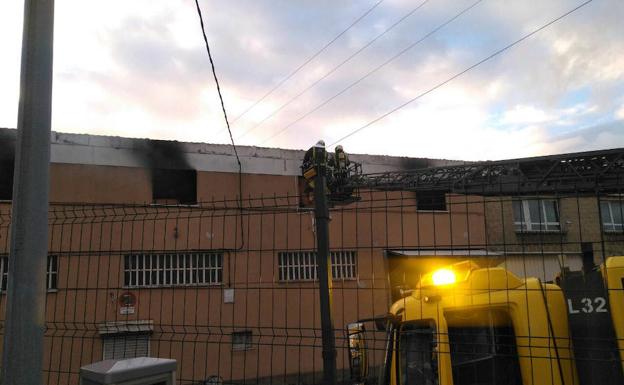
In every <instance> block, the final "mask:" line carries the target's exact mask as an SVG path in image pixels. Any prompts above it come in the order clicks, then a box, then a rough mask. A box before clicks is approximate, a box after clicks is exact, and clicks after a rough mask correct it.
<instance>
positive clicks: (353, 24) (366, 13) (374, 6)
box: [217, 0, 385, 135]
mask: <svg viewBox="0 0 624 385" xmlns="http://www.w3.org/2000/svg"><path fill="white" fill-rule="evenodd" d="M384 1H385V0H379V1H378V2H376V3H375V4H373V6H372V7H370V8H369V9H367V10H366V12H364V13H363V14H362V15H360V16H359V17H358V18H357V19H355V20H354V21H353V22H352V23H351V24H349V26H348V27H347V28H345V29H344V30H342V31H341V32H340V33H339V34H338V35H336V36H335V37H334V38H333V39H331V40H330V41H329V42H327V43H326V44H325V45H324V46H323V47H322V48H321V49H319V50H318V51H316V52H315V53H314V54H313V55H312V56H310V57H309V58H307V59H306V60H305V61H304V62H303V63H301V64H300V65H299V66H298V67H297V68H295V69H294V70H293V71H292V72H291V73H289V74H288V75H287V76H286V77H285V78H283V79H282V80H280V81H279V83H277V84H276V85H275V86H273V88H271V89H270V90H269V91H268V92H266V93H265V94H264V95H262V97H261V98H260V99H258V100H256V101H255V102H254V103H253V104H252V105H251V106H249V107H247V109H246V110H245V111H243V112H242V113H241V114H240V115H238V116H237V117H236V118H234V120H232V123H235V122H236V121H237V120H239V119H240V118H242V117H243V116H244V115H246V114H247V113H248V112H249V111H251V110H252V109H254V107H256V106H257V105H258V104H260V103H261V102H262V101H263V100H264V99H266V98H267V97H268V96H269V95H271V94H272V93H273V92H275V91H276V90H277V89H278V88H280V87H281V86H282V85H283V84H284V83H286V82H287V81H288V80H290V78H292V77H293V76H295V74H297V73H298V72H299V71H300V70H301V69H302V68H303V67H305V66H306V65H308V64H309V63H310V62H311V61H312V60H314V59H315V58H316V57H317V56H319V55H320V54H321V53H323V52H324V51H325V50H326V49H327V48H329V46H331V45H332V44H334V43H335V42H336V40H338V39H340V37H342V35H344V34H345V33H347V32H348V31H349V30H350V29H351V28H353V27H354V26H355V25H356V24H358V23H359V22H360V21H362V19H364V18H365V17H366V16H368V14H369V13H371V12H372V11H373V10H374V9H375V8H377V7H378V6H379V5H380V4H381V3H383V2H384ZM222 131H223V130H221V131H219V132H218V133H217V135H218V134H220V133H221V132H222Z"/></svg>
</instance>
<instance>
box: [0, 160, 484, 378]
mask: <svg viewBox="0 0 624 385" xmlns="http://www.w3.org/2000/svg"><path fill="white" fill-rule="evenodd" d="M237 183H238V176H237V175H236V174H228V173H211V172H200V173H198V183H197V185H198V194H197V196H198V200H199V201H203V202H206V203H205V204H203V205H199V206H198V207H180V208H176V207H164V206H149V205H147V206H141V205H138V206H125V207H124V206H123V205H117V206H102V205H58V204H57V205H53V206H52V207H51V213H50V233H49V243H50V248H49V249H50V253H54V254H56V255H58V265H59V275H58V291H57V292H54V293H49V294H48V295H47V303H46V320H47V327H48V331H47V334H46V335H47V338H46V354H45V366H46V368H49V369H50V371H49V372H48V373H47V375H49V377H48V383H49V384H57V383H59V384H61V383H63V384H65V383H70V384H76V383H77V378H78V377H77V373H78V370H79V368H80V366H82V365H85V364H88V363H91V362H94V361H97V360H100V359H101V355H102V342H101V338H100V336H99V334H98V325H99V324H100V323H102V322H107V321H124V320H153V322H154V332H153V335H152V337H151V354H152V355H154V356H161V357H172V358H175V359H177V360H178V364H179V368H180V369H179V373H178V377H179V378H181V379H188V380H190V379H194V380H195V381H198V380H202V379H204V378H206V377H207V376H209V375H214V374H219V375H220V376H221V377H223V378H224V379H226V380H228V379H233V380H240V379H243V378H247V379H250V378H256V377H269V376H272V377H275V378H278V377H280V376H281V377H284V376H288V375H296V374H299V373H312V372H316V371H319V370H321V361H322V360H321V349H320V320H319V315H318V307H319V304H318V293H317V287H316V284H315V283H311V282H280V281H279V280H278V267H277V263H278V262H277V253H278V252H279V251H286V250H312V249H314V247H315V242H314V218H313V215H312V213H311V212H310V211H306V210H301V211H299V212H293V211H292V210H291V211H290V212H288V213H286V212H283V211H280V210H274V209H270V208H268V207H269V206H274V205H286V204H288V203H289V206H291V207H293V206H294V207H296V206H297V203H298V199H297V198H296V196H295V195H296V194H297V178H296V177H292V176H272V175H244V178H243V196H244V197H249V196H252V197H254V198H259V197H260V196H261V195H262V196H263V198H262V199H257V200H254V201H247V202H245V206H246V207H249V206H251V207H252V208H253V209H250V210H248V211H246V212H245V213H244V215H242V216H241V215H240V212H239V211H238V210H236V208H237V203H236V199H235V198H236V195H237V194H238V184H237ZM274 195H276V196H282V197H283V196H287V195H291V196H292V197H291V198H290V199H289V198H273V196H274ZM223 196H225V197H226V198H228V199H232V200H233V202H229V203H228V204H227V205H226V206H227V207H224V204H223V203H219V202H213V199H215V200H222V199H223ZM213 197H214V198H213ZM362 198H363V201H362V202H360V203H357V204H351V205H348V206H341V207H336V208H334V209H333V210H332V211H331V218H332V221H331V224H330V242H331V248H332V249H337V250H339V249H345V250H357V272H358V279H357V280H346V281H344V282H340V281H334V291H333V309H334V322H335V327H336V328H337V331H336V335H337V337H338V340H337V341H338V342H337V344H338V346H339V347H341V349H339V358H338V366H339V368H345V365H346V353H345V352H346V351H345V350H344V349H342V348H344V339H343V337H344V335H343V332H342V331H341V330H340V329H341V328H343V327H344V325H345V324H346V323H348V322H353V321H355V320H357V319H359V318H366V317H370V316H373V315H378V314H384V313H385V312H386V311H387V310H388V307H389V305H390V303H389V290H388V279H387V268H386V260H385V258H384V250H386V249H388V248H404V247H412V248H415V247H430V246H437V247H442V248H451V247H477V246H482V245H483V244H484V243H485V241H484V238H485V235H484V234H485V232H484V229H485V225H484V215H483V206H482V205H480V204H479V200H478V199H477V198H474V197H464V196H454V195H449V196H448V197H447V199H448V210H447V211H443V212H423V211H417V210H416V208H415V205H414V203H415V201H414V196H413V194H410V193H403V194H401V193H396V192H393V193H376V192H373V193H370V194H368V193H367V194H363V195H362ZM387 198H388V199H387ZM51 200H52V201H53V202H56V203H63V202H65V203H67V202H83V203H89V204H98V203H114V204H122V203H123V204H141V203H149V202H151V186H150V177H149V172H148V171H147V170H145V169H136V168H126V167H107V166H81V165H61V164H55V165H52V187H51ZM260 208H263V210H260ZM9 209H10V206H9V205H8V204H0V253H2V252H7V251H8V242H7V241H6V240H7V239H8V226H9V221H10V218H9V214H7V213H8V212H9ZM241 221H242V225H243V226H242V228H243V230H242V233H241ZM243 241H244V242H243ZM237 249H240V250H237ZM173 250H182V251H184V250H226V251H224V260H223V270H224V271H223V277H224V280H223V284H222V285H217V286H209V287H178V288H142V289H128V288H124V287H123V263H122V262H123V256H124V255H126V254H129V253H140V252H160V251H173ZM227 250H229V251H227ZM225 288H233V289H234V292H235V301H234V303H233V304H226V303H224V302H223V290H224V289H225ZM127 290H129V291H131V292H132V293H134V294H135V295H136V297H137V300H138V302H137V306H136V312H135V314H132V315H121V314H120V313H119V304H118V298H119V295H120V294H122V293H123V292H125V291H127ZM4 306H5V298H4V296H2V298H0V308H1V309H0V310H1V311H2V314H4ZM246 329H250V330H252V331H253V333H254V343H258V344H259V345H258V346H254V347H253V349H251V350H247V351H234V352H233V351H231V340H230V333H231V332H232V331H237V330H246ZM275 382H279V380H276V381H275Z"/></svg>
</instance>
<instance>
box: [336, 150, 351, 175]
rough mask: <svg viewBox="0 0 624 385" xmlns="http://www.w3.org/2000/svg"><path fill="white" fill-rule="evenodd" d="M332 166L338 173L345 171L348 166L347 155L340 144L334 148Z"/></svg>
mask: <svg viewBox="0 0 624 385" xmlns="http://www.w3.org/2000/svg"><path fill="white" fill-rule="evenodd" d="M334 167H335V168H336V171H337V172H338V173H339V174H342V173H344V172H346V170H347V168H348V167H349V157H348V156H347V153H346V152H344V150H343V149H342V146H341V145H337V146H336V148H335V150H334Z"/></svg>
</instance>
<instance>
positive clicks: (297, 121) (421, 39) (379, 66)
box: [260, 0, 483, 144]
mask: <svg viewBox="0 0 624 385" xmlns="http://www.w3.org/2000/svg"><path fill="white" fill-rule="evenodd" d="M482 1H483V0H477V1H475V2H474V3H472V4H471V5H469V6H468V7H466V8H464V9H462V10H461V11H460V12H459V13H457V14H455V15H454V16H453V17H451V18H450V19H448V20H446V21H445V22H444V23H442V24H440V25H438V26H437V27H435V28H434V29H432V30H431V31H429V32H428V33H427V34H425V35H424V36H423V37H421V38H420V39H418V40H416V41H415V42H413V43H412V44H410V45H408V46H407V47H405V48H404V49H402V50H401V51H399V52H398V53H396V54H395V55H394V56H392V57H391V58H389V59H388V60H386V61H385V62H383V63H381V64H380V65H378V66H377V67H375V68H373V69H372V70H371V71H369V72H368V73H366V75H364V76H362V77H360V78H359V79H357V80H356V81H354V82H353V83H351V84H349V85H348V86H347V87H345V88H343V89H342V90H340V91H339V92H338V93H336V94H334V95H332V96H331V97H329V98H328V99H325V100H324V101H323V102H321V103H320V104H318V105H316V106H315V107H314V108H312V109H311V110H309V111H308V112H306V113H304V114H303V115H301V116H300V117H298V118H297V119H295V120H293V121H292V122H290V123H288V124H287V125H285V126H284V127H282V128H281V129H280V130H279V131H277V132H275V133H274V134H273V135H271V136H269V137H268V138H266V139H265V140H263V141H262V142H261V143H260V144H264V143H266V142H268V141H269V140H271V139H273V138H275V137H277V136H279V135H281V134H283V133H284V132H286V131H288V130H289V129H290V128H291V127H292V126H294V125H295V124H297V123H299V122H300V121H302V120H303V119H305V118H307V117H308V116H310V115H311V114H313V113H314V112H316V111H318V110H319V109H321V108H322V107H324V106H325V105H327V104H329V103H330V102H331V101H332V100H334V99H336V98H337V97H338V96H340V95H342V94H344V93H345V92H347V91H348V90H350V89H351V88H353V87H355V86H356V85H358V84H359V83H361V82H362V81H363V80H365V79H367V78H368V77H369V76H371V75H372V74H374V73H375V72H377V71H379V70H380V69H381V68H383V67H385V66H386V65H388V64H390V63H391V62H393V61H394V60H396V59H397V58H399V57H400V56H402V55H403V54H405V53H406V52H407V51H409V50H411V49H412V48H414V47H416V46H417V45H418V44H420V43H422V42H423V41H425V40H426V39H428V38H429V37H431V36H432V35H433V34H435V33H436V32H438V31H439V30H441V29H442V28H444V27H446V26H447V25H448V24H450V23H452V22H453V21H455V20H456V19H457V18H459V17H460V16H462V15H463V14H464V13H466V12H468V11H469V10H471V9H472V8H474V7H475V6H477V4H479V3H480V2H482Z"/></svg>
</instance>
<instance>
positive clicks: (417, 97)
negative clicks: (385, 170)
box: [329, 0, 593, 146]
mask: <svg viewBox="0 0 624 385" xmlns="http://www.w3.org/2000/svg"><path fill="white" fill-rule="evenodd" d="M592 1H593V0H587V1H585V2H584V3H581V4H580V5H578V6H576V7H574V8H573V9H571V10H569V11H567V12H566V13H564V14H562V15H560V16H558V17H557V18H555V19H553V20H551V21H549V22H548V23H546V24H544V25H542V26H541V27H539V28H537V29H535V30H533V31H531V32H529V33H527V34H526V35H524V36H522V37H521V38H519V39H518V40H516V41H514V42H512V43H510V44H508V45H506V46H505V47H503V48H501V49H499V50H497V51H495V52H494V53H492V54H490V55H489V56H487V57H485V58H484V59H481V60H479V61H478V62H476V63H475V64H473V65H471V66H469V67H467V68H465V69H464V70H462V71H460V72H458V73H456V74H455V75H453V76H451V77H450V78H448V79H446V80H444V81H443V82H441V83H438V84H436V85H435V86H433V87H431V88H430V89H428V90H427V91H424V92H422V93H420V94H418V95H417V96H415V97H413V98H411V99H409V100H408V101H406V102H404V103H402V104H400V105H399V106H397V107H395V108H393V109H392V110H390V111H388V112H386V113H384V114H382V115H381V116H379V117H377V118H375V119H373V120H371V121H370V122H368V123H366V124H365V125H363V126H361V127H358V128H356V129H355V130H353V131H351V132H349V133H348V134H347V135H345V136H343V137H341V138H340V139H338V140H336V141H334V142H333V143H331V144H330V145H329V146H333V145H335V144H336V143H338V142H341V141H343V140H345V139H347V138H349V137H351V136H353V135H355V134H357V133H358V132H360V131H362V130H363V129H365V128H367V127H369V126H371V125H373V124H375V123H377V122H378V121H380V120H382V119H384V118H386V117H387V116H389V115H391V114H393V113H395V112H396V111H398V110H400V109H402V108H403V107H405V106H407V105H409V104H411V103H413V102H415V101H416V100H418V99H420V98H422V97H423V96H425V95H427V94H429V93H431V92H433V91H435V90H437V89H438V88H440V87H442V86H444V85H445V84H447V83H449V82H451V81H453V80H455V79H457V78H458V77H460V76H462V75H463V74H465V73H466V72H468V71H470V70H472V69H474V68H476V67H478V66H480V65H481V64H483V63H485V62H487V61H489V60H491V59H492V58H494V57H495V56H498V55H499V54H501V53H503V52H505V51H507V50H508V49H510V48H512V47H514V46H515V45H517V44H519V43H521V42H523V41H524V40H526V39H528V38H530V37H531V36H533V35H535V34H536V33H538V32H540V31H542V30H543V29H545V28H547V27H549V26H551V25H552V24H554V23H556V22H558V21H559V20H561V19H563V18H565V17H566V16H568V15H570V14H571V13H573V12H575V11H577V10H579V9H581V8H582V7H584V6H586V5H587V4H589V3H591V2H592Z"/></svg>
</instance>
